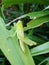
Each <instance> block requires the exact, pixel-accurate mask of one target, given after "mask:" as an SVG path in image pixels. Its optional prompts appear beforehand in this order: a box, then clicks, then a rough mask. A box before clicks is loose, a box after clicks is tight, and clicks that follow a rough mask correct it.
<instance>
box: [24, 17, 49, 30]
mask: <svg viewBox="0 0 49 65" xmlns="http://www.w3.org/2000/svg"><path fill="white" fill-rule="evenodd" d="M48 21H49V16H43V17H39V18H37V19H35V20H31V21H30V22H29V23H27V27H25V28H24V30H28V29H31V28H36V27H39V26H41V25H42V24H43V23H46V22H48Z"/></svg>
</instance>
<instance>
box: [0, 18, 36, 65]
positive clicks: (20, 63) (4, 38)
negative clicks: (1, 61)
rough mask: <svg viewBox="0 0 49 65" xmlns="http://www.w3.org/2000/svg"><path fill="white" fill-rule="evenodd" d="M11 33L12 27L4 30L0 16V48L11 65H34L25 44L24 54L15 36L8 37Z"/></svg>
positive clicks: (12, 31)
mask: <svg viewBox="0 0 49 65" xmlns="http://www.w3.org/2000/svg"><path fill="white" fill-rule="evenodd" d="M13 33H14V28H12V30H10V31H8V30H6V27H5V24H4V21H3V19H2V18H1V17H0V49H1V50H2V52H3V53H4V55H5V56H6V57H7V59H8V60H9V62H10V63H11V65H35V64H34V61H33V58H32V57H31V54H30V51H29V49H28V46H27V45H26V53H25V54H24V53H23V52H22V50H21V48H20V46H19V42H18V39H17V36H15V37H13V38H9V39H8V37H9V36H10V35H11V34H13ZM28 59H29V60H28Z"/></svg>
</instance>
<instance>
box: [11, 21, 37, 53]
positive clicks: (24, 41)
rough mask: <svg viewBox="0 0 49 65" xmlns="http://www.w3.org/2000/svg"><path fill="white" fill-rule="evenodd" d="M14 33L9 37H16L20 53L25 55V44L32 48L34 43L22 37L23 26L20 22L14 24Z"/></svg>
mask: <svg viewBox="0 0 49 65" xmlns="http://www.w3.org/2000/svg"><path fill="white" fill-rule="evenodd" d="M15 29H16V31H15V33H14V34H13V35H12V36H11V37H13V36H15V35H16V34H17V37H18V39H19V43H20V47H21V49H22V51H23V52H24V53H25V50H26V49H25V44H27V45H29V46H32V45H36V42H34V41H32V40H30V39H29V38H28V37H27V36H25V35H24V28H23V24H22V21H21V20H19V21H18V22H17V23H16V24H15Z"/></svg>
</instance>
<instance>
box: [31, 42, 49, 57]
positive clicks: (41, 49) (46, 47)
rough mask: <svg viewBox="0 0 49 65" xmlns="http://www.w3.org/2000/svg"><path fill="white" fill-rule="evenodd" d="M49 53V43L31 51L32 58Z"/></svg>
mask: <svg viewBox="0 0 49 65" xmlns="http://www.w3.org/2000/svg"><path fill="white" fill-rule="evenodd" d="M48 52H49V42H46V43H44V44H41V45H39V46H37V47H35V48H33V49H31V54H32V56H36V55H40V54H45V53H48Z"/></svg>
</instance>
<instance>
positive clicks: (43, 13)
mask: <svg viewBox="0 0 49 65" xmlns="http://www.w3.org/2000/svg"><path fill="white" fill-rule="evenodd" d="M46 15H49V10H42V11H39V12H31V13H28V14H24V15H22V16H20V17H18V18H16V19H14V20H12V21H11V22H9V23H8V24H7V26H9V25H10V24H11V23H13V22H14V21H16V20H20V19H21V18H25V17H26V16H29V17H30V19H35V18H38V17H42V16H46Z"/></svg>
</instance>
